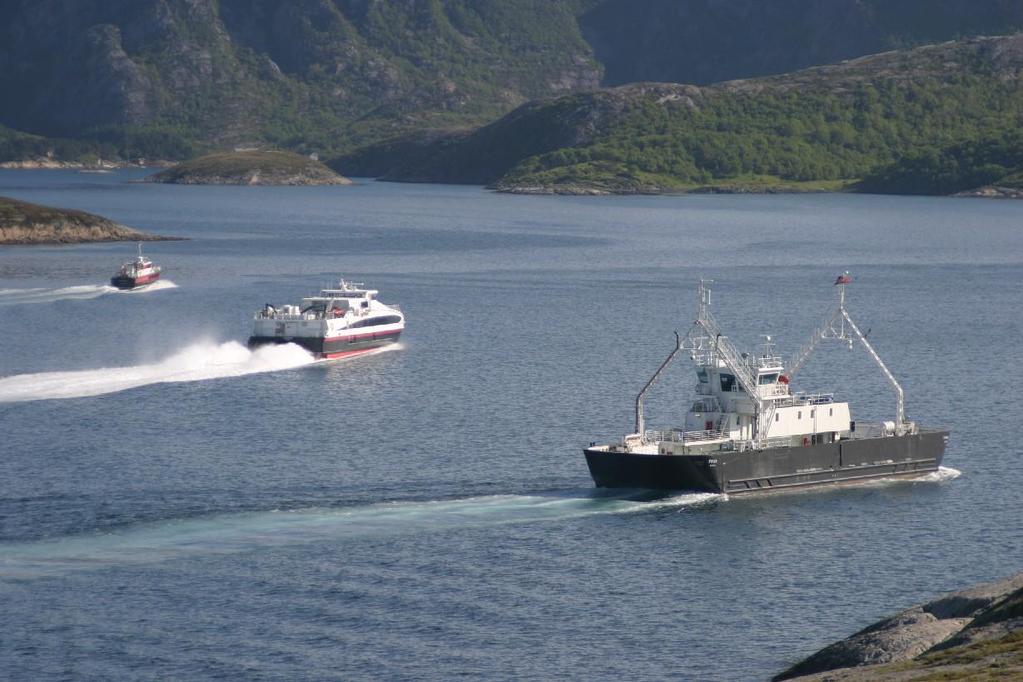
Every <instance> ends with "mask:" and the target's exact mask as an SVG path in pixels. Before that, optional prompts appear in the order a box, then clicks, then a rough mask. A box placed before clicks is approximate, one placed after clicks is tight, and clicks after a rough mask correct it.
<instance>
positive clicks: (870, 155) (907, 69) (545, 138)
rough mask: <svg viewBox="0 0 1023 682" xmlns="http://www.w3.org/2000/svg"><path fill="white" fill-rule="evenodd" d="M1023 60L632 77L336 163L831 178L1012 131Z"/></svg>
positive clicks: (507, 179) (991, 51)
mask: <svg viewBox="0 0 1023 682" xmlns="http://www.w3.org/2000/svg"><path fill="white" fill-rule="evenodd" d="M1021 68H1023V34H1021V35H1017V36H1011V37H1005V38H977V39H970V40H965V41H959V42H954V43H944V44H941V45H933V46H926V47H921V48H916V49H913V50H907V51H899V52H889V53H884V54H880V55H874V56H870V57H863V58H860V59H857V60H853V61H850V62H845V63H842V64H837V65H833V66H826V67H817V68H813V69H807V70H804V71H799V72H795V73H792V74H786V75H783V76H774V77H768V78H760V79H752V80H741V81H730V82H726V83H721V84H718V85H714V86H709V87H702V88H701V87H696V86H691V85H674V84H663V83H662V84H650V83H648V84H634V85H627V86H621V87H619V88H613V89H610V90H605V91H599V92H595V93H590V94H586V95H568V96H564V97H561V98H557V99H554V100H551V101H548V102H543V103H532V104H529V105H527V106H525V107H522V108H520V109H519V110H517V111H515V112H512V113H511V114H509V115H508V116H506V117H504V118H503V119H501V120H499V121H497V122H495V123H492V124H490V125H488V126H485V127H483V128H480V129H478V130H476V131H474V132H472V133H469V134H467V133H459V134H458V135H454V136H439V137H435V138H433V139H432V141H430V142H429V143H425V144H424V143H417V144H408V143H407V142H406V143H405V144H404V148H402V145H401V144H400V143H392V144H391V145H389V146H385V147H369V148H366V149H362V150H360V151H358V152H356V153H353V154H350V155H347V156H344V157H341V158H339V159H337V160H336V161H335V162H334V167H335V168H336V169H338V170H339V171H340V172H342V173H345V174H354V175H359V174H364V173H372V174H375V175H382V176H383V177H385V178H387V179H394V180H417V181H423V180H425V181H431V180H433V181H447V182H452V181H455V182H467V183H485V184H493V185H494V186H496V187H497V188H498V189H504V190H508V191H532V192H584V193H588V192H658V191H666V190H680V189H693V188H695V187H698V186H701V185H710V186H715V187H721V186H722V185H724V186H727V187H729V188H731V189H736V188H738V189H748V188H751V187H753V188H760V189H763V188H765V187H766V188H768V189H770V188H772V187H775V186H777V185H778V184H779V183H784V184H788V185H790V186H791V185H793V184H796V183H806V182H817V183H819V182H820V181H827V182H828V183H830V184H828V185H827V186H828V187H835V186H836V184H837V183H839V182H841V181H848V180H852V179H855V178H859V177H862V176H863V175H864V174H867V173H869V172H871V171H873V170H874V169H877V168H878V167H880V166H882V165H884V164H888V163H892V162H893V161H895V160H897V159H900V158H902V157H904V156H907V155H910V154H913V153H916V152H918V151H920V150H925V149H928V148H933V147H940V146H944V145H947V144H950V143H954V142H956V141H962V140H967V139H971V138H974V137H978V136H985V135H986V136H991V135H1000V134H1002V133H1004V131H1007V130H1012V129H1014V128H1015V127H1016V126H1018V122H1019V120H1020V117H1021V116H1023V85H1021V81H1020V71H1021ZM815 187H817V188H819V187H820V185H819V184H817V185H815Z"/></svg>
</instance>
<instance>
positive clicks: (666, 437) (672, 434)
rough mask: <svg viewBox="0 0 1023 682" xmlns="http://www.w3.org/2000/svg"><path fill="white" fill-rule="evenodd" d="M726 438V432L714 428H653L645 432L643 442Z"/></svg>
mask: <svg viewBox="0 0 1023 682" xmlns="http://www.w3.org/2000/svg"><path fill="white" fill-rule="evenodd" d="M726 438H728V435H727V434H726V433H724V432H723V431H716V430H713V429H711V430H708V431H680V430H678V429H669V430H667V431H653V430H651V431H647V432H646V433H644V434H643V442H645V443H663V442H669V443H689V442H701V441H712V440H725V439H726Z"/></svg>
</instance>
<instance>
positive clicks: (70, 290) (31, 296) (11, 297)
mask: <svg viewBox="0 0 1023 682" xmlns="http://www.w3.org/2000/svg"><path fill="white" fill-rule="evenodd" d="M177 288H178V285H177V284H175V283H174V282H172V281H170V280H166V279H162V280H158V281H156V282H153V283H152V284H149V285H147V286H144V287H140V288H138V289H131V290H122V289H118V288H117V287H112V286H110V285H109V284H80V285H77V286H71V287H61V288H59V289H47V288H45V287H38V288H34V289H0V305H23V304H31V303H53V302H54V301H68V300H70V301H75V300H78V301H84V300H88V299H90V298H99V297H100V296H106V295H107V294H142V293H146V292H149V291H161V290H163V289H177Z"/></svg>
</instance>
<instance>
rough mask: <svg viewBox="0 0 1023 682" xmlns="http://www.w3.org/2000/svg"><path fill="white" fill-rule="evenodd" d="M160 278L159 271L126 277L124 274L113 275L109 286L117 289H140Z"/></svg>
mask: <svg viewBox="0 0 1023 682" xmlns="http://www.w3.org/2000/svg"><path fill="white" fill-rule="evenodd" d="M159 279H160V273H156V274H155V275H144V276H142V277H127V276H125V275H115V276H114V277H111V278H110V286H113V287H116V288H118V289H124V290H129V289H141V288H142V287H145V286H149V285H150V284H152V283H153V282H155V281H157V280H159Z"/></svg>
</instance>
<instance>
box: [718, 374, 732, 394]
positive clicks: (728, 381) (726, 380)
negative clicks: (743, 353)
mask: <svg viewBox="0 0 1023 682" xmlns="http://www.w3.org/2000/svg"><path fill="white" fill-rule="evenodd" d="M721 390H722V391H725V392H728V391H734V390H735V376H733V375H731V374H722V375H721Z"/></svg>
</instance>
